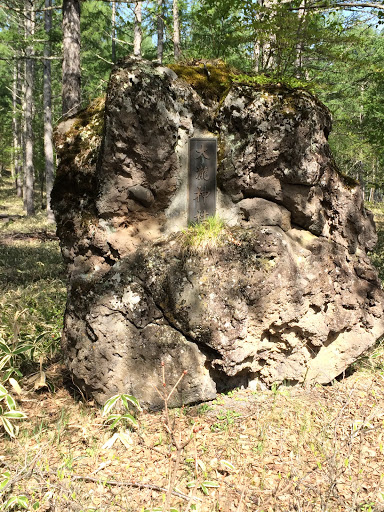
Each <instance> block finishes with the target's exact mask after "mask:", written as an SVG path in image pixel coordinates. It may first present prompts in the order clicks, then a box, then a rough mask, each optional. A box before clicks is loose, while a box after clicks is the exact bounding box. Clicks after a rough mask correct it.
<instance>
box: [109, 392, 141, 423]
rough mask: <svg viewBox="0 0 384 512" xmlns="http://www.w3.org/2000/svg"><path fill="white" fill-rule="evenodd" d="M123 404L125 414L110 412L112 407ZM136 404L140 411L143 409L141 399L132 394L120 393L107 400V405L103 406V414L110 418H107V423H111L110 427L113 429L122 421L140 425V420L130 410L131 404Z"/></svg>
mask: <svg viewBox="0 0 384 512" xmlns="http://www.w3.org/2000/svg"><path fill="white" fill-rule="evenodd" d="M118 405H119V406H120V408H121V405H122V406H123V408H124V409H125V412H124V413H123V414H118V413H114V414H109V413H110V412H111V411H112V409H114V408H115V407H117V406H118ZM132 405H133V406H134V407H135V408H136V409H137V410H138V411H141V410H142V409H141V407H140V404H139V401H138V400H137V398H135V397H134V396H132V395H126V394H124V393H123V394H120V395H115V396H112V397H111V398H110V399H109V400H107V401H106V402H105V405H104V407H103V413H102V415H103V416H107V415H109V416H108V418H107V419H106V420H105V421H106V423H111V425H110V428H111V429H113V428H115V427H116V425H117V424H118V423H120V422H122V423H129V424H130V425H131V426H133V427H138V425H139V424H138V421H137V419H136V418H135V417H134V416H133V415H132V414H131V413H130V412H129V411H130V410H131V406H132Z"/></svg>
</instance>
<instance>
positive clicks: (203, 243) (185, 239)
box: [181, 215, 226, 254]
mask: <svg viewBox="0 0 384 512" xmlns="http://www.w3.org/2000/svg"><path fill="white" fill-rule="evenodd" d="M225 234H226V227H225V222H224V221H223V220H222V219H221V218H220V217H218V216H217V215H215V216H213V217H208V218H207V219H205V220H204V221H203V222H200V223H197V224H191V226H189V228H188V229H185V230H184V231H183V232H182V235H181V236H182V240H181V243H182V246H183V247H184V248H185V249H186V250H187V251H188V252H190V253H193V254H210V253H212V252H213V251H215V249H217V248H218V247H220V246H222V245H223V244H224V240H225Z"/></svg>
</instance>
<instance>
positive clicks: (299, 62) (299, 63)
mask: <svg viewBox="0 0 384 512" xmlns="http://www.w3.org/2000/svg"><path fill="white" fill-rule="evenodd" d="M297 16H298V18H299V23H298V28H297V39H298V42H297V45H296V59H295V68H296V78H301V76H302V68H303V50H304V44H303V37H302V27H303V24H304V20H305V0H302V2H301V3H300V8H299V10H298V13H297Z"/></svg>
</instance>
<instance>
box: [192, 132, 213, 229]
mask: <svg viewBox="0 0 384 512" xmlns="http://www.w3.org/2000/svg"><path fill="white" fill-rule="evenodd" d="M216 155H217V141H216V139H203V138H192V139H190V140H189V182H188V185H189V186H188V190H189V206H188V223H192V224H193V223H197V222H201V221H202V220H204V219H206V218H207V217H211V216H213V215H215V213H216V166H217V156H216Z"/></svg>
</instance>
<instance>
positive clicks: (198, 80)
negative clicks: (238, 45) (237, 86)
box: [169, 64, 232, 102]
mask: <svg viewBox="0 0 384 512" xmlns="http://www.w3.org/2000/svg"><path fill="white" fill-rule="evenodd" d="M169 67H170V68H171V69H172V70H173V71H174V72H175V73H176V74H177V76H178V77H179V78H182V79H183V80H185V81H186V82H187V83H188V84H190V85H191V86H192V87H193V89H194V90H195V91H196V92H197V93H198V94H199V95H200V96H201V97H202V98H203V99H207V100H210V101H217V102H219V101H220V100H221V99H222V98H223V97H225V96H226V93H227V92H228V90H229V88H230V87H231V85H232V80H231V74H232V70H231V69H230V68H229V67H228V66H227V65H225V64H219V65H217V66H213V65H211V64H206V65H205V66H204V64H199V65H196V66H186V65H181V64H171V65H170V66H169Z"/></svg>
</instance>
